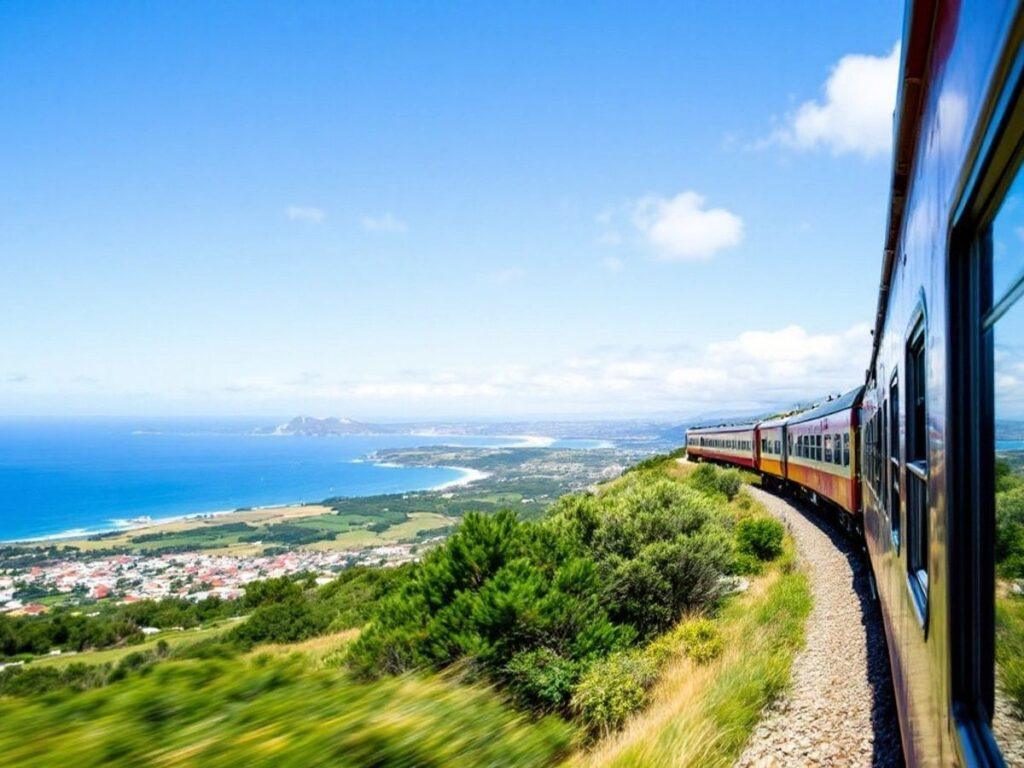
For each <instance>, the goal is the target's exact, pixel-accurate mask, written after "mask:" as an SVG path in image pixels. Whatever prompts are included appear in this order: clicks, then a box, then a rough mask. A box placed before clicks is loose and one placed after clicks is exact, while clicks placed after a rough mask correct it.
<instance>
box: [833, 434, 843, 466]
mask: <svg viewBox="0 0 1024 768" xmlns="http://www.w3.org/2000/svg"><path fill="white" fill-rule="evenodd" d="M832 445H833V446H834V447H833V451H834V453H833V454H832V463H833V464H839V465H840V466H841V465H842V463H843V449H842V442H841V438H840V437H839V435H838V434H834V435H832Z"/></svg>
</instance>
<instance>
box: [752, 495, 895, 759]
mask: <svg viewBox="0 0 1024 768" xmlns="http://www.w3.org/2000/svg"><path fill="white" fill-rule="evenodd" d="M749 493H750V494H751V495H752V496H754V498H756V499H757V500H758V501H760V502H761V503H762V504H764V505H765V507H767V508H768V510H769V511H770V512H771V513H772V514H773V515H775V516H776V517H778V518H779V519H780V520H782V522H783V523H784V524H785V525H786V527H787V528H788V529H789V531H790V533H791V534H792V536H793V539H794V540H795V542H796V547H797V552H798V556H799V559H800V562H801V564H802V567H804V568H805V569H806V571H807V574H808V576H809V579H810V584H811V591H812V594H813V597H814V607H813V608H812V609H811V613H810V616H809V617H808V619H807V633H806V645H805V647H804V648H803V650H801V651H800V653H799V654H798V655H797V657H796V659H795V660H794V662H793V669H792V687H791V688H790V689H789V691H788V692H787V693H785V694H784V695H783V696H782V697H780V699H779V700H777V701H776V702H775V703H774V704H773V705H772V706H770V707H769V708H768V710H766V711H765V713H764V715H763V718H762V720H761V722H760V723H759V724H758V726H757V727H756V729H755V730H754V733H753V734H752V735H751V737H750V741H749V743H748V744H747V747H746V749H745V750H744V752H743V754H742V755H741V756H740V759H739V760H738V761H737V763H736V765H737V766H739V767H740V768H769V767H770V766H780V767H781V766H786V768H790V766H825V765H827V766H900V765H903V752H902V748H901V746H900V737H899V726H898V721H897V716H896V705H895V702H894V700H893V691H892V679H891V676H890V673H889V658H888V652H887V650H886V644H885V631H884V628H883V626H882V617H881V614H880V611H879V606H878V603H877V601H876V600H875V599H874V592H873V590H872V587H871V585H870V582H869V572H870V569H869V567H868V564H867V561H866V558H865V556H864V555H863V553H862V551H861V549H862V547H861V545H859V544H858V543H856V542H854V541H851V540H849V539H847V538H846V537H844V535H843V534H841V533H840V532H839V531H838V530H837V529H836V528H835V527H834V526H833V525H831V524H830V523H829V522H828V521H826V520H825V519H824V517H823V516H822V515H819V514H818V513H817V512H816V511H814V510H813V509H810V508H806V509H805V508H804V507H802V506H801V505H798V504H796V503H791V502H790V501H788V500H784V499H782V498H779V497H778V496H774V495H772V494H770V493H767V492H765V491H763V490H761V489H759V488H750V489H749Z"/></svg>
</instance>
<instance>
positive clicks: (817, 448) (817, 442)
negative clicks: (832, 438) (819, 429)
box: [814, 435, 821, 461]
mask: <svg viewBox="0 0 1024 768" xmlns="http://www.w3.org/2000/svg"><path fill="white" fill-rule="evenodd" d="M814 458H815V459H816V460H817V461H821V435H815V437H814Z"/></svg>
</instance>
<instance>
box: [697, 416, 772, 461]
mask: <svg viewBox="0 0 1024 768" xmlns="http://www.w3.org/2000/svg"><path fill="white" fill-rule="evenodd" d="M754 432H755V427H754V425H753V424H743V425H739V426H728V427H707V428H703V429H691V430H687V433H686V452H687V455H689V456H693V457H696V458H699V459H705V460H709V461H719V462H723V463H726V464H735V465H737V466H740V467H748V468H750V469H756V468H757V456H756V450H755V449H756V443H755V434H754Z"/></svg>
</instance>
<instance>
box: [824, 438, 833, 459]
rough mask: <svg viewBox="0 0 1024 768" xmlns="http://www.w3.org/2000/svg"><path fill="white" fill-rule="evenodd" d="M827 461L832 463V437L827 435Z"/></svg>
mask: <svg viewBox="0 0 1024 768" xmlns="http://www.w3.org/2000/svg"><path fill="white" fill-rule="evenodd" d="M825 461H826V462H827V463H829V464H831V463H832V435H825Z"/></svg>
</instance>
